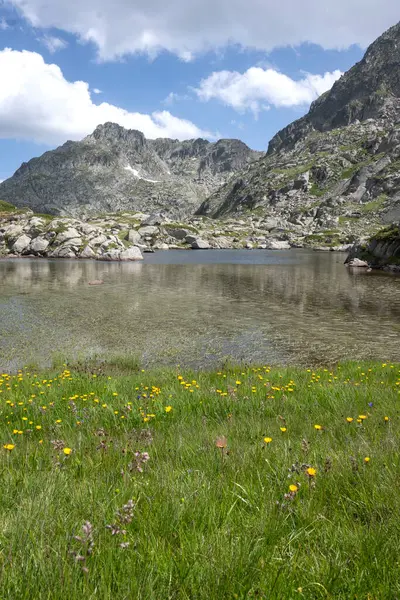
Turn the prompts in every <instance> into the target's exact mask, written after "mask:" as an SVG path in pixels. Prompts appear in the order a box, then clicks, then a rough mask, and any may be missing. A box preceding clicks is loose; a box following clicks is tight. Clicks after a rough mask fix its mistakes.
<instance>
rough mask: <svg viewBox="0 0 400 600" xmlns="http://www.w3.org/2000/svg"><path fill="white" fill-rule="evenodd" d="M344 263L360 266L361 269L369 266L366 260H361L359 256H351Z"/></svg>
mask: <svg viewBox="0 0 400 600" xmlns="http://www.w3.org/2000/svg"><path fill="white" fill-rule="evenodd" d="M346 264H347V266H348V267H354V268H362V269H364V268H367V269H368V268H369V264H368V263H367V261H365V260H361V259H360V258H352V259H351V260H349V262H348V263H346Z"/></svg>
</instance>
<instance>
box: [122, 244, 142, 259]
mask: <svg viewBox="0 0 400 600" xmlns="http://www.w3.org/2000/svg"><path fill="white" fill-rule="evenodd" d="M120 260H143V256H142V253H141V252H140V250H139V248H137V247H136V246H132V247H131V248H127V249H126V250H123V251H122V252H121V253H120Z"/></svg>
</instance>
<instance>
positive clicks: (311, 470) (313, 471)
mask: <svg viewBox="0 0 400 600" xmlns="http://www.w3.org/2000/svg"><path fill="white" fill-rule="evenodd" d="M306 473H307V475H308V476H309V477H315V475H316V474H317V469H314V467H308V469H307V470H306Z"/></svg>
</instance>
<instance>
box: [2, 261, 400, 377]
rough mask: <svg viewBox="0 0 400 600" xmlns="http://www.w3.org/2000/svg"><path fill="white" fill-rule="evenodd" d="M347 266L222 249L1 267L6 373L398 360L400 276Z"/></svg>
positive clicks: (11, 263) (39, 262) (11, 262)
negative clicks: (130, 362)
mask: <svg viewBox="0 0 400 600" xmlns="http://www.w3.org/2000/svg"><path fill="white" fill-rule="evenodd" d="M344 258H345V256H344V255H343V254H338V253H319V252H312V251H305V250H289V251H278V252H277V251H265V250H260V251H258V250H252V251H247V250H243V251H240V250H216V251H197V252H190V251H167V252H158V253H155V254H150V255H149V254H147V255H145V260H144V261H143V262H140V263H127V264H122V263H104V262H96V261H76V260H75V261H73V260H71V261H69V260H66V261H63V260H58V261H56V260H53V261H51V260H40V259H37V260H35V259H19V260H18V259H16V260H3V261H0V314H1V320H0V370H2V371H4V370H9V369H16V368H18V367H22V366H24V365H26V364H28V363H32V362H34V363H37V364H40V365H43V366H46V365H48V364H50V363H51V362H52V360H53V358H54V356H55V355H63V356H66V357H68V358H69V359H77V358H82V357H85V356H92V355H97V356H103V357H106V356H110V355H121V354H124V353H129V354H134V355H137V356H138V357H139V358H140V360H141V362H142V363H143V364H144V365H154V364H173V365H175V364H180V365H187V366H213V365H218V364H221V363H222V362H224V361H225V360H226V359H228V360H230V361H232V362H239V361H240V362H241V361H251V362H260V363H301V364H314V363H316V362H319V363H331V362H334V361H337V360H339V359H346V358H352V359H360V358H377V359H379V360H398V361H400V277H396V276H393V275H390V274H384V273H374V272H371V273H366V272H365V270H358V271H353V272H350V271H349V270H348V269H347V268H346V267H345V266H344V265H343V261H344ZM93 279H103V280H104V284H103V285H101V286H90V285H88V282H89V281H91V280H93Z"/></svg>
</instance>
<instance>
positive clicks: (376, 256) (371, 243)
mask: <svg viewBox="0 0 400 600" xmlns="http://www.w3.org/2000/svg"><path fill="white" fill-rule="evenodd" d="M345 264H347V265H348V266H349V267H360V266H369V267H372V268H376V269H384V270H388V271H399V272H400V225H399V224H394V225H392V226H390V227H387V228H385V229H382V230H381V231H379V232H378V233H377V234H376V235H374V236H372V237H371V238H370V239H368V240H366V241H364V242H361V243H358V244H355V245H354V246H353V247H352V249H351V250H350V253H349V255H348V257H347V259H346V261H345Z"/></svg>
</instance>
